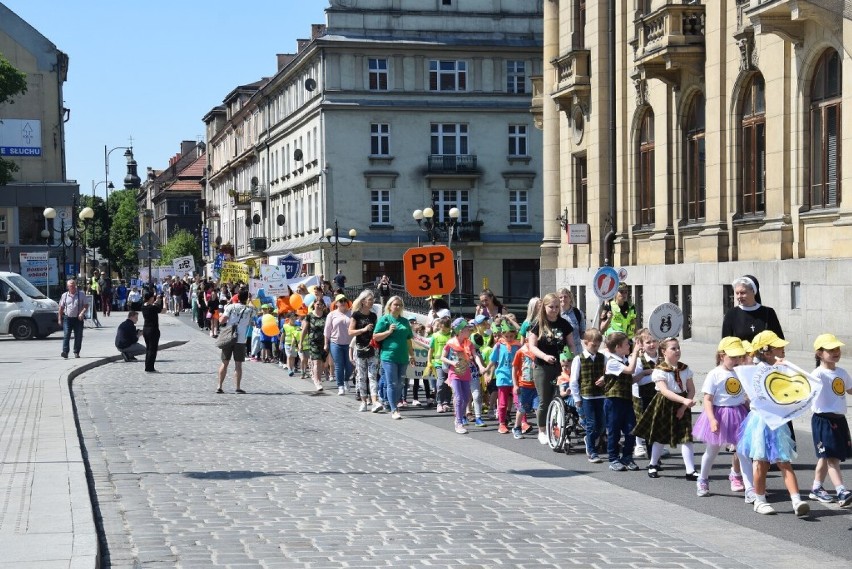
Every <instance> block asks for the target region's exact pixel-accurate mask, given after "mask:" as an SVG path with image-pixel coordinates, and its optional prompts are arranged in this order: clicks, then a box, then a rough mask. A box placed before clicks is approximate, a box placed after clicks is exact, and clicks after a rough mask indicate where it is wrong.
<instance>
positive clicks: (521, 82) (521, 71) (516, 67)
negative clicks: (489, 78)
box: [506, 61, 527, 94]
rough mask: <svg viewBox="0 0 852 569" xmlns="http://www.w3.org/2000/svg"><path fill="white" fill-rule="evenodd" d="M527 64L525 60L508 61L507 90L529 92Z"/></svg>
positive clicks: (517, 92)
mask: <svg viewBox="0 0 852 569" xmlns="http://www.w3.org/2000/svg"><path fill="white" fill-rule="evenodd" d="M525 70H526V65H525V63H524V62H523V61H507V62H506V92H507V93H515V94H522V93H526V92H527V81H526V72H525Z"/></svg>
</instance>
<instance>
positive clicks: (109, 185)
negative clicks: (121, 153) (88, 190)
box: [92, 180, 115, 278]
mask: <svg viewBox="0 0 852 569" xmlns="http://www.w3.org/2000/svg"><path fill="white" fill-rule="evenodd" d="M103 184H106V190H104V191H105V195H106V196H107V198H108V197H109V191H110V190H111V189H114V188H115V186H113V185H112V182H108V181H106V180H102V181H100V182H97V183H96V182H95V181H94V180H92V207H93V208H94V206H95V190H96V189H97V188H98V186H101V185H103ZM104 211H105V212H106V216H105V217H104V223H109V210H108V209H107V207H106V198H105V199H104ZM103 230H104V231H105V230H106V228H105V227H104V229H103ZM94 239H95V228H94V227H92V240H93V241H94ZM101 259H102V260H103V252H101ZM92 264H93V265H94V266H95V267H97V260H96V258H95V248H94V247H92ZM107 274H109V273H107ZM110 278H112V277H110Z"/></svg>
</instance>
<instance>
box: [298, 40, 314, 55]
mask: <svg viewBox="0 0 852 569" xmlns="http://www.w3.org/2000/svg"><path fill="white" fill-rule="evenodd" d="M309 43H311V40H306V39H300V40H296V51H298V52H301V51H302V50H303V49H305V47H307V45H308V44H309Z"/></svg>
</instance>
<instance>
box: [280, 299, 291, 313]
mask: <svg viewBox="0 0 852 569" xmlns="http://www.w3.org/2000/svg"><path fill="white" fill-rule="evenodd" d="M276 304H277V305H278V314H286V313H287V312H290V311H291V310H292V307H291V306H290V303H289V302H288V301H287V299H286V298H285V297H283V296H279V297H278V299H277V300H276Z"/></svg>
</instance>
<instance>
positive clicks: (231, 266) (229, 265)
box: [219, 261, 249, 283]
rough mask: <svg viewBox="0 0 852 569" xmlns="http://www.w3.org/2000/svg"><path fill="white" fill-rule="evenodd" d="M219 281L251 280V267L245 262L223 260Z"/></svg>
mask: <svg viewBox="0 0 852 569" xmlns="http://www.w3.org/2000/svg"><path fill="white" fill-rule="evenodd" d="M219 281H220V282H223V283H236V282H242V283H247V282H249V269H248V265H246V264H245V263H237V262H234V261H223V262H222V269H221V270H220V271H219Z"/></svg>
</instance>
